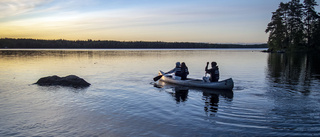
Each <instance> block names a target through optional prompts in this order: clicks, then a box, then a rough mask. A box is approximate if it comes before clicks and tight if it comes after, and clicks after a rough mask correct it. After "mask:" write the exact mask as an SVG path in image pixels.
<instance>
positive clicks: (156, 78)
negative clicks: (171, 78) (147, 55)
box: [153, 75, 163, 82]
mask: <svg viewBox="0 0 320 137" xmlns="http://www.w3.org/2000/svg"><path fill="white" fill-rule="evenodd" d="M162 76H163V75H159V76H156V77H154V78H153V81H155V82H156V81H158V80H159V79H161V78H162Z"/></svg>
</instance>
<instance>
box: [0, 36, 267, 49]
mask: <svg viewBox="0 0 320 137" xmlns="http://www.w3.org/2000/svg"><path fill="white" fill-rule="evenodd" d="M187 48H268V45H267V44H266V43H265V44H215V43H196V42H162V41H155V42H151V41H114V40H91V39H88V40H64V39H58V40H44V39H23V38H21V39H20V38H19V39H15V38H1V39H0V49H187Z"/></svg>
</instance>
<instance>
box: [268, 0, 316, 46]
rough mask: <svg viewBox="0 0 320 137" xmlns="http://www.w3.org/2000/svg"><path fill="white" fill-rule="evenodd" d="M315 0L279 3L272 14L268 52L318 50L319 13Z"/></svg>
mask: <svg viewBox="0 0 320 137" xmlns="http://www.w3.org/2000/svg"><path fill="white" fill-rule="evenodd" d="M315 6H318V4H317V2H316V1H315V0H304V1H303V3H301V2H300V0H291V1H289V2H287V3H283V2H281V3H280V5H279V7H278V9H277V10H276V11H275V12H272V18H271V22H270V23H269V24H268V26H267V29H266V30H265V32H266V33H269V40H268V45H269V50H320V13H318V12H317V11H315Z"/></svg>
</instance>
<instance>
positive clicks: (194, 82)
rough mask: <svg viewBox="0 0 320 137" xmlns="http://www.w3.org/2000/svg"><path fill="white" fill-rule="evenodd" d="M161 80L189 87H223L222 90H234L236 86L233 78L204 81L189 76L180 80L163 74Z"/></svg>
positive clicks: (160, 73)
mask: <svg viewBox="0 0 320 137" xmlns="http://www.w3.org/2000/svg"><path fill="white" fill-rule="evenodd" d="M162 74H163V72H161V71H160V72H159V75H162ZM160 81H163V82H167V83H171V84H176V85H182V86H188V87H199V88H209V89H221V90H232V89H233V86H234V85H233V80H232V78H229V79H226V80H222V81H218V82H204V81H203V80H201V79H193V78H188V79H187V80H178V79H174V78H172V77H170V76H167V75H163V76H162V77H161V79H160Z"/></svg>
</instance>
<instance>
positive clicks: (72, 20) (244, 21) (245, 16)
mask: <svg viewBox="0 0 320 137" xmlns="http://www.w3.org/2000/svg"><path fill="white" fill-rule="evenodd" d="M280 2H281V0H0V38H5V37H7V38H35V39H67V40H78V39H80V40H87V39H93V40H120V41H166V42H210V43H265V42H267V39H268V34H266V33H265V32H264V30H265V29H266V26H267V24H268V23H269V22H270V19H271V15H272V14H271V12H273V11H275V10H276V9H277V7H278V5H279V3H280ZM282 2H286V1H282ZM317 2H318V1H317ZM318 3H319V2H318Z"/></svg>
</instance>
